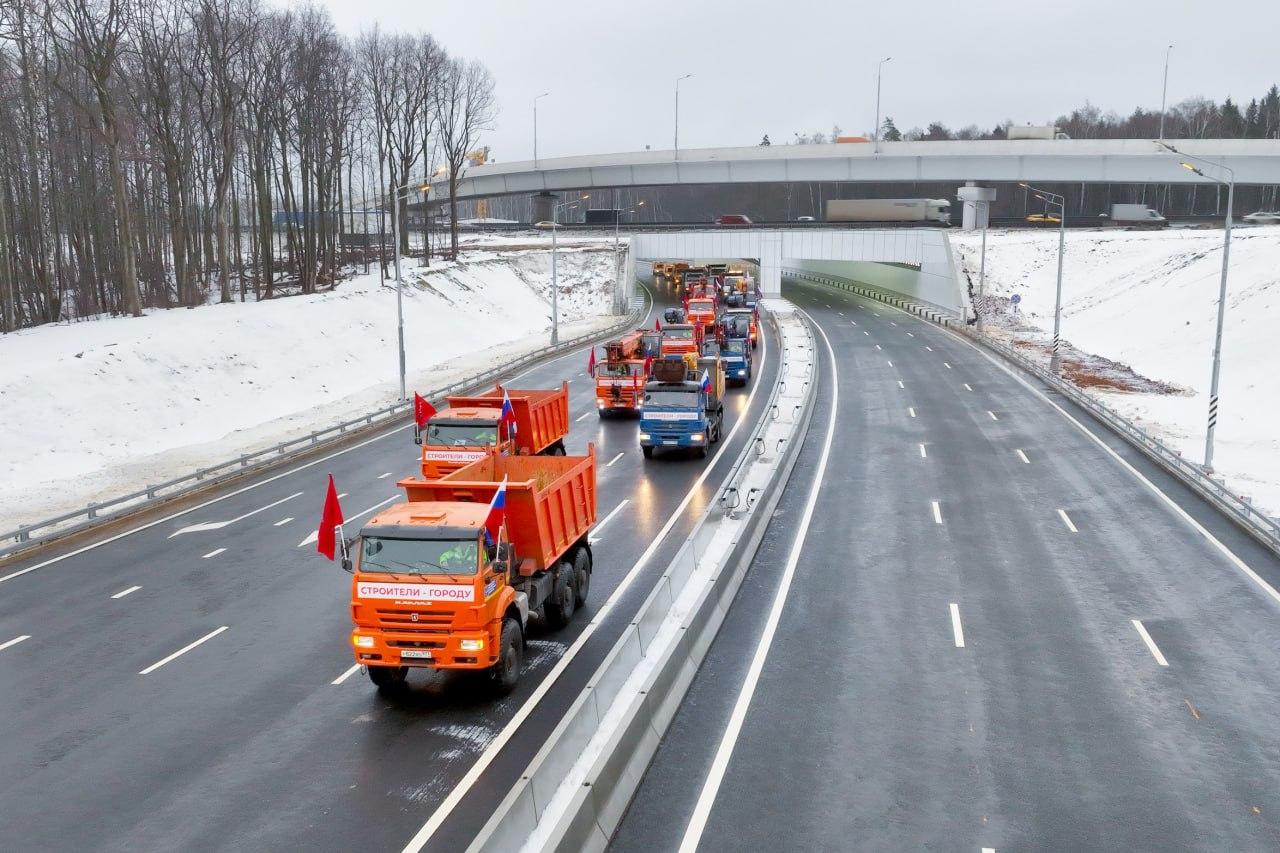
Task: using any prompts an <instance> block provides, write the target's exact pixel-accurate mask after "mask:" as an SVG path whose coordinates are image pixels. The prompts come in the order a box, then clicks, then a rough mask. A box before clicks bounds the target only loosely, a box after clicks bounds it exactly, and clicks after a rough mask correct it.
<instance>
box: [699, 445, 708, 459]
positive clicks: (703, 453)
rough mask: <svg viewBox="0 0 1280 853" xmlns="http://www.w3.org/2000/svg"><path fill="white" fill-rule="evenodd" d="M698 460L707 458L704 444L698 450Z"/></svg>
mask: <svg viewBox="0 0 1280 853" xmlns="http://www.w3.org/2000/svg"><path fill="white" fill-rule="evenodd" d="M698 458H699V459H706V458H707V445H705V444H704V445H702V446H701V447H699V448H698Z"/></svg>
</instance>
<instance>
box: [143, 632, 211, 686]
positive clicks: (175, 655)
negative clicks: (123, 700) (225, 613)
mask: <svg viewBox="0 0 1280 853" xmlns="http://www.w3.org/2000/svg"><path fill="white" fill-rule="evenodd" d="M225 630H227V626H226V625H223V626H222V627H221V628H218V629H216V630H213V631H210V632H209V633H207V634H205V635H204V636H203V637H201V638H200V639H198V640H196V641H195V642H194V643H188V644H187V645H185V646H183V647H182V648H180V649H178V650H177V651H176V652H174V653H173V654H171V655H169V656H168V657H165V658H161V659H160V660H158V661H156V662H155V663H153V664H151V666H149V667H147V668H146V669H143V670H139V671H138V675H150V674H151V673H153V672H155V671H156V670H157V669H159V668H160V667H162V666H164V665H165V664H167V663H169V662H170V661H172V660H174V659H175V658H180V657H182V656H183V655H185V654H186V653H187V652H189V651H191V650H192V649H194V648H196V647H197V646H201V645H204V644H205V643H207V642H208V641H210V640H212V639H213V638H214V637H216V636H218V635H219V634H221V633H222V632H223V631H225Z"/></svg>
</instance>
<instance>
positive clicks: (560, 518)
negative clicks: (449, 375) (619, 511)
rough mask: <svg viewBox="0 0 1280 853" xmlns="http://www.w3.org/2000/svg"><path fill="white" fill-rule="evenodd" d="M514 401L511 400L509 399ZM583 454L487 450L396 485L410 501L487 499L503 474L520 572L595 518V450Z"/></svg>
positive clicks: (554, 556) (550, 555)
mask: <svg viewBox="0 0 1280 853" xmlns="http://www.w3.org/2000/svg"><path fill="white" fill-rule="evenodd" d="M513 402H514V401H513ZM587 450H588V452H587V455H586V456H497V455H488V456H485V458H483V459H479V460H477V461H475V462H472V463H471V464H469V465H467V466H465V467H463V468H459V469H458V470H457V471H454V472H453V473H451V474H448V475H446V476H444V477H441V478H440V479H438V480H420V479H417V478H409V479H406V480H401V481H400V482H399V484H398V485H400V487H401V488H403V489H404V490H405V494H406V496H407V498H408V500H409V501H410V502H411V503H421V502H431V501H462V502H468V503H481V504H488V503H489V502H490V501H492V500H493V495H494V493H495V492H496V491H497V490H498V486H499V485H500V484H501V483H502V479H503V477H506V478H507V498H506V504H507V510H506V512H507V534H508V536H510V538H511V543H512V545H514V546H515V551H516V554H518V555H519V556H520V557H521V565H520V574H522V575H525V576H529V575H531V574H534V573H535V572H538V571H542V570H545V569H547V568H549V567H551V566H553V565H555V563H556V561H557V560H559V559H560V558H561V557H562V556H564V553H565V552H566V551H568V550H569V548H570V547H572V546H573V544H574V543H575V542H577V541H578V540H580V539H581V538H582V537H583V536H585V535H586V534H587V531H589V530H590V529H591V525H593V524H595V521H596V451H595V446H594V445H588V448H587Z"/></svg>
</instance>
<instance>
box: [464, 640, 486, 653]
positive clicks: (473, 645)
mask: <svg viewBox="0 0 1280 853" xmlns="http://www.w3.org/2000/svg"><path fill="white" fill-rule="evenodd" d="M458 648H460V649H462V651H464V652H482V651H484V640H459V641H458Z"/></svg>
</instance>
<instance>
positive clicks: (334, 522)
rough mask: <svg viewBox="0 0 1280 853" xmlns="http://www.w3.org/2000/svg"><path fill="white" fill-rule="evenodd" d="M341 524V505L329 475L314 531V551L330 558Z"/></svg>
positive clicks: (334, 549)
mask: <svg viewBox="0 0 1280 853" xmlns="http://www.w3.org/2000/svg"><path fill="white" fill-rule="evenodd" d="M341 526H342V505H341V504H339V503H338V490H337V489H336V488H335V487H334V485H333V475H332V474H330V475H329V491H328V492H326V493H325V496H324V512H322V513H321V514H320V529H319V530H317V531H316V537H317V538H316V551H317V552H319V553H321V554H324V555H325V556H326V557H328V558H329V559H330V560H332V559H333V555H334V553H335V551H336V550H337V545H338V532H337V531H338V528H340V527H341Z"/></svg>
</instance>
